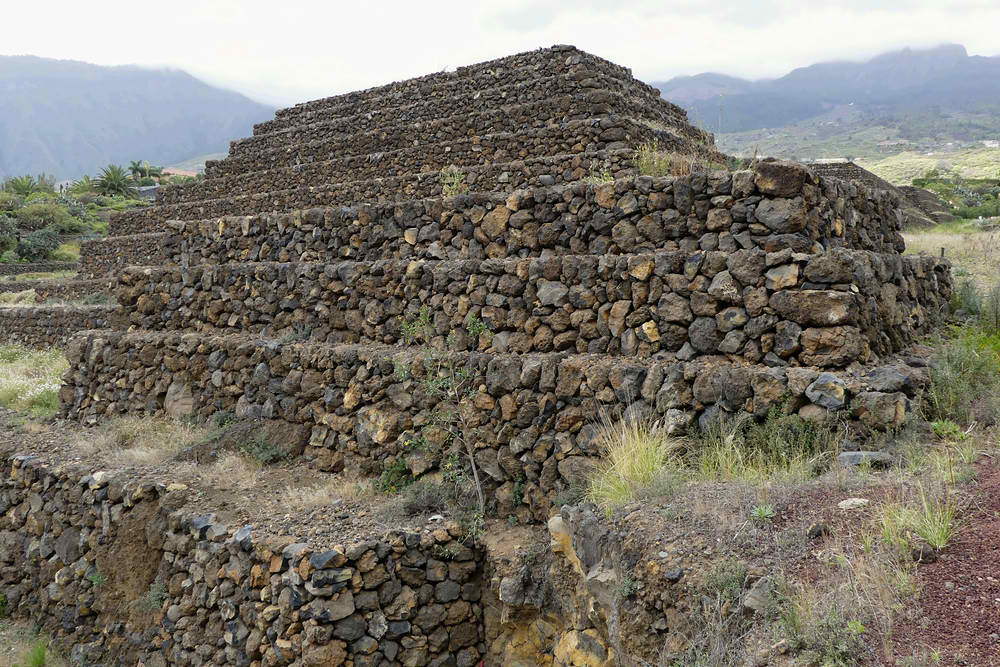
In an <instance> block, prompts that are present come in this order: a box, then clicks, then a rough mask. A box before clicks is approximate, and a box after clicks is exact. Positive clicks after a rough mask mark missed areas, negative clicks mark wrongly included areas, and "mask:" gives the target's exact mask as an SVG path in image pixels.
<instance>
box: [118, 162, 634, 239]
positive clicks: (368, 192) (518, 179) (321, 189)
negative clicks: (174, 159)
mask: <svg viewBox="0 0 1000 667" xmlns="http://www.w3.org/2000/svg"><path fill="white" fill-rule="evenodd" d="M633 159H634V151H632V150H617V151H599V152H594V153H578V154H564V155H551V156H545V157H536V158H529V159H526V160H515V161H513V162H505V163H497V164H492V165H487V166H483V167H470V168H468V169H465V170H463V172H464V177H465V178H464V185H466V186H467V188H468V189H469V190H473V191H475V190H479V191H506V192H510V191H513V190H515V189H517V188H523V187H530V186H533V185H555V184H557V183H571V182H575V181H579V180H580V179H582V178H585V177H586V176H587V175H588V174H590V173H591V168H592V167H593V168H595V169H606V170H607V171H608V172H609V173H611V174H612V175H615V176H619V177H620V176H624V175H626V174H628V173H632V172H633V171H634V169H633V161H634V160H633ZM442 190H443V185H442V182H441V174H440V172H439V171H433V172H424V173H415V174H408V175H406V176H400V177H395V178H385V179H371V180H366V181H352V182H344V183H332V184H329V185H323V186H317V187H302V188H296V189H292V190H274V191H269V192H259V193H255V194H253V195H242V196H238V197H232V198H224V199H208V200H203V201H195V202H185V203H182V204H168V205H164V206H154V207H150V208H144V209H136V210H132V211H124V212H122V213H119V214H116V215H114V216H112V218H111V223H110V225H109V229H110V233H111V234H113V235H117V234H120V233H121V232H122V231H124V230H128V232H129V233H136V232H139V231H147V232H149V231H158V230H159V229H161V228H162V223H163V222H165V221H167V220H200V219H204V218H209V217H221V216H226V215H250V214H255V213H266V212H270V211H282V210H291V209H297V208H311V207H315V206H337V205H348V204H355V203H365V202H374V201H398V200H400V199H420V198H425V197H434V196H440V195H441V193H442Z"/></svg>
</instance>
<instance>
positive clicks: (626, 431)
mask: <svg viewBox="0 0 1000 667" xmlns="http://www.w3.org/2000/svg"><path fill="white" fill-rule="evenodd" d="M598 442H599V445H600V447H601V454H602V456H601V462H600V463H599V464H598V465H597V467H596V469H595V470H594V472H593V474H592V475H591V477H590V481H589V484H588V486H587V499H588V500H590V501H591V502H593V503H594V504H595V505H597V506H598V507H600V508H602V509H603V510H605V511H606V512H611V511H612V510H614V508H616V507H619V506H621V505H623V504H625V503H628V502H630V501H632V500H635V499H636V498H638V497H641V496H643V495H660V494H663V493H666V492H668V491H669V490H670V489H671V488H672V487H673V485H674V482H675V480H676V478H677V476H676V474H675V473H676V471H677V470H678V469H679V467H680V464H679V460H678V458H677V453H678V450H680V448H681V441H680V440H678V439H677V438H673V437H671V436H670V435H668V434H667V432H666V429H664V428H663V427H661V426H660V424H659V423H658V422H646V421H643V420H622V421H620V422H617V423H614V422H611V421H610V420H609V419H605V420H604V421H603V422H602V424H601V426H600V432H599V435H598Z"/></svg>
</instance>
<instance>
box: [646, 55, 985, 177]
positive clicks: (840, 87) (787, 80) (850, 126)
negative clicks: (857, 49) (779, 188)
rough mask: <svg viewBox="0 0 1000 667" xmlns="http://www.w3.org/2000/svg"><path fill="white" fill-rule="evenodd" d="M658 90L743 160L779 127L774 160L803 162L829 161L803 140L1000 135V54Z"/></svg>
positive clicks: (823, 68)
mask: <svg viewBox="0 0 1000 667" xmlns="http://www.w3.org/2000/svg"><path fill="white" fill-rule="evenodd" d="M652 85H653V86H656V87H657V88H658V89H660V91H661V94H662V95H663V97H664V98H666V99H668V100H670V101H672V102H674V103H675V104H678V105H680V106H682V107H684V108H685V109H686V110H687V111H688V114H689V115H690V116H691V117H692V119H694V120H695V121H696V123H697V124H700V125H701V126H702V127H703V128H704V129H707V130H710V131H712V132H715V133H716V135H717V138H718V139H719V144H720V147H721V148H723V150H727V151H734V152H743V153H745V152H747V150H749V149H750V147H751V146H752V145H754V142H755V141H759V140H761V139H762V137H761V136H760V133H761V132H763V131H766V130H776V129H787V130H789V132H788V136H789V138H788V139H787V141H786V142H785V145H784V148H783V151H778V152H777V153H775V151H773V150H772V151H769V154H779V155H783V156H791V155H792V154H794V155H798V156H800V157H803V151H804V152H805V153H806V155H805V157H826V155H822V154H819V152H822V149H821V148H820V146H822V145H823V143H822V142H818V143H817V142H816V141H805V139H804V138H803V137H804V136H807V137H808V138H810V139H815V138H817V137H819V138H822V137H823V136H833V135H835V134H836V133H837V132H840V133H841V134H842V135H844V136H848V135H850V134H851V133H854V134H859V133H864V132H865V131H866V130H871V129H872V128H879V131H878V132H876V133H875V134H879V135H880V136H879V138H880V139H881V141H888V140H894V139H896V140H903V141H906V142H912V143H917V144H920V143H923V144H926V145H933V144H934V143H935V142H937V143H939V144H947V142H949V141H952V142H955V141H957V142H969V141H979V140H985V139H995V138H998V137H1000V56H990V57H986V56H970V55H969V54H968V51H967V50H966V49H965V47H964V46H962V45H960V44H945V45H941V46H937V47H932V48H927V49H914V48H906V49H900V50H896V51H891V52H887V53H883V54H880V55H878V56H875V57H873V58H870V59H868V60H865V61H835V62H825V63H816V64H813V65H809V66H806V67H799V68H796V69H793V70H792V71H790V72H789V73H787V74H785V75H784V76H781V77H778V78H775V79H761V80H757V81H751V80H748V79H741V78H739V77H731V76H728V75H725V74H718V73H703V74H696V75H693V76H685V77H674V78H673V79H670V80H668V81H659V82H657V81H654V82H653V83H652ZM699 119H700V120H699ZM741 134H746V135H747V136H740V135H741ZM869 134H871V133H869ZM799 135H803V136H799ZM796 137H797V138H796ZM847 143H850V141H847ZM870 148H871V146H868V149H870ZM866 150H867V149H866ZM817 151H819V152H817ZM810 152H812V154H811V155H810V154H809V153H810ZM855 154H857V152H855ZM841 155H842V154H841Z"/></svg>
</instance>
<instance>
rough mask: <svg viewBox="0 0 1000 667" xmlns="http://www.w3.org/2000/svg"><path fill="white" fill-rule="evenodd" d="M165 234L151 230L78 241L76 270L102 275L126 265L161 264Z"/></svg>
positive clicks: (114, 271)
mask: <svg viewBox="0 0 1000 667" xmlns="http://www.w3.org/2000/svg"><path fill="white" fill-rule="evenodd" d="M168 236H169V235H168V234H167V232H153V233H149V234H131V235H128V236H109V237H107V238H103V239H94V240H91V241H84V242H83V243H82V244H80V274H81V275H85V276H90V277H92V278H98V277H101V278H103V277H106V276H111V275H114V274H115V273H117V272H118V271H119V270H120V269H121V268H122V267H125V266H129V265H135V266H137V265H141V266H161V265H162V264H163V262H164V260H165V255H164V246H165V244H166V242H167V237H168Z"/></svg>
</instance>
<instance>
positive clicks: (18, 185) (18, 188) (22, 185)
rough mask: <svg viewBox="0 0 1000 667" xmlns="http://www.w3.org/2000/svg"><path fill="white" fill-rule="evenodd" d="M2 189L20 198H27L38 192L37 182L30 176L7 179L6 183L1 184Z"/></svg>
mask: <svg viewBox="0 0 1000 667" xmlns="http://www.w3.org/2000/svg"><path fill="white" fill-rule="evenodd" d="M3 189H4V190H6V191H7V192H13V193H14V194H16V195H18V196H20V197H27V196H28V195H30V194H32V193H34V192H38V190H39V188H38V181H36V180H35V177H34V176H32V175H30V174H25V175H24V176H16V177H14V178H10V179H7V182H6V183H4V184H3Z"/></svg>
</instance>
